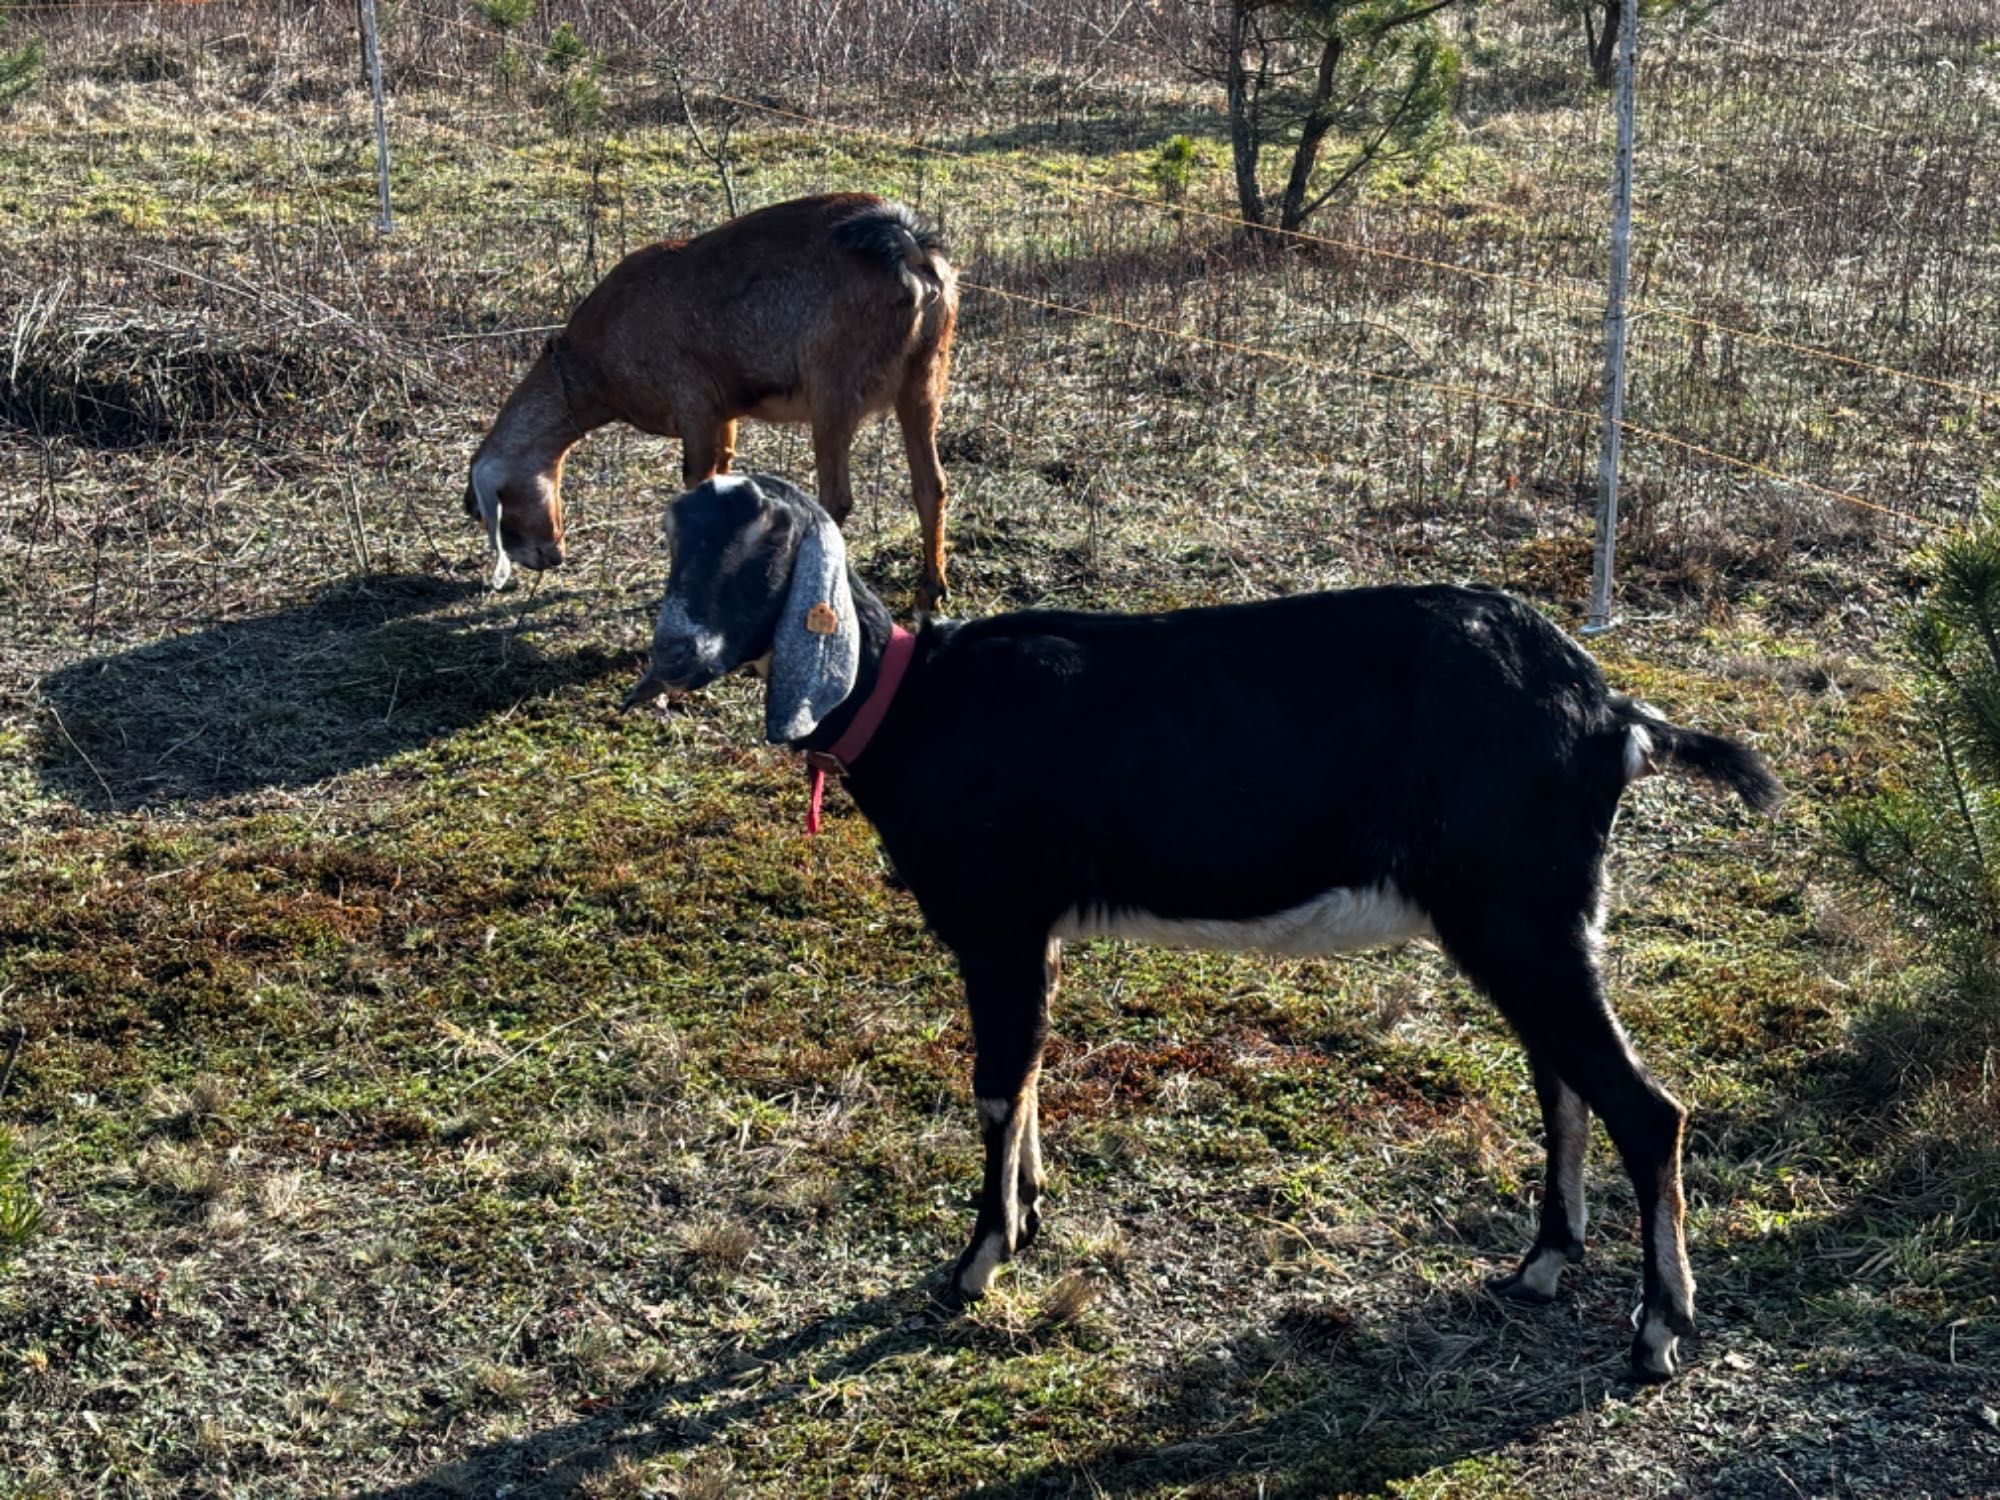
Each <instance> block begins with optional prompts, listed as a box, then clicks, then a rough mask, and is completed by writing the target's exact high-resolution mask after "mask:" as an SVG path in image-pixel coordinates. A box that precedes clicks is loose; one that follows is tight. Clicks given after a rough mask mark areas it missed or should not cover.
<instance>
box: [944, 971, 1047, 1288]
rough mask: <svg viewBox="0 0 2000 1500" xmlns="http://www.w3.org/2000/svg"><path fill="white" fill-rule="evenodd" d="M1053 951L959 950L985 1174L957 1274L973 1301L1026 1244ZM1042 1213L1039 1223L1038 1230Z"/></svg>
mask: <svg viewBox="0 0 2000 1500" xmlns="http://www.w3.org/2000/svg"><path fill="white" fill-rule="evenodd" d="M1051 951H1052V949H1051V946H1050V945H1049V944H1048V943H1046V942H1045V941H1040V942H1038V941H1035V940H1033V939H1029V940H1027V941H1023V942H1012V943H985V944H982V945H981V946H980V947H978V948H976V949H962V950H961V951H960V952H959V956H958V962H959V969H960V972H961V973H962V974H963V975H964V976H965V998H966V1003H967V1005H968V1006H969V1007H970V1008H971V1011H972V1035H973V1044H974V1058H973V1065H972V1093H973V1102H974V1103H975V1104H976V1105H977V1106H978V1108H979V1133H980V1137H981V1141H982V1144H983V1145H984V1147H985V1156H986V1171H985V1177H984V1181H983V1182H982V1184H981V1188H980V1194H979V1217H978V1220H977V1222H975V1223H974V1225H973V1227H972V1243H971V1244H969V1245H967V1246H966V1248H965V1253H964V1254H963V1255H961V1256H960V1257H959V1258H958V1264H957V1266H956V1267H955V1268H954V1269H953V1271H952V1278H951V1291H952V1292H953V1293H954V1294H955V1295H956V1296H957V1297H959V1298H960V1299H963V1300H966V1301H972V1300H974V1299H977V1298H979V1297H982V1296H984V1295H985V1293H986V1288H987V1286H988V1285H989V1284H990V1283H991V1282H992V1280H993V1273H994V1272H995V1271H997V1270H998V1269H999V1268H1000V1266H1001V1264H1002V1263H1003V1262H1005V1261H1007V1260H1010V1259H1012V1258H1013V1255H1014V1252H1015V1251H1017V1250H1019V1249H1021V1248H1022V1247H1023V1246H1024V1245H1025V1244H1026V1242H1027V1241H1026V1237H1025V1236H1024V1234H1023V1230H1024V1228H1025V1225H1024V1222H1023V1218H1022V1210H1021V1183H1022V1179H1023V1177H1024V1175H1026V1176H1031V1177H1033V1178H1034V1179H1036V1181H1037V1186H1036V1191H1037V1194H1039V1191H1040V1186H1039V1180H1038V1179H1039V1172H1038V1171H1034V1172H1031V1166H1034V1167H1038V1166H1039V1163H1031V1162H1030V1161H1029V1156H1030V1151H1031V1146H1030V1142H1033V1147H1032V1150H1033V1151H1034V1153H1035V1154H1039V1149H1040V1141H1039V1133H1038V1131H1037V1129H1036V1125H1035V1114H1036V1098H1035V1095H1036V1081H1037V1075H1038V1073H1039V1071H1040V1069H1041V1065H1042V1046H1043V1043H1044V1042H1046V1041H1047V1039H1048V1029H1049V992H1050V990H1051V988H1052V987H1053V975H1052V973H1051V970H1050V965H1049V955H1050V953H1051ZM1039 1222H1040V1221H1039V1218H1037V1221H1036V1223H1037V1227H1039Z"/></svg>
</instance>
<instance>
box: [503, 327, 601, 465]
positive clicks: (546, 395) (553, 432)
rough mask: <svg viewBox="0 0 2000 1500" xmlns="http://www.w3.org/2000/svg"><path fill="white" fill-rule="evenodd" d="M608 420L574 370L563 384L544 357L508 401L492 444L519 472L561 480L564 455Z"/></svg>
mask: <svg viewBox="0 0 2000 1500" xmlns="http://www.w3.org/2000/svg"><path fill="white" fill-rule="evenodd" d="M610 420H611V413H610V412H608V411H606V410H605V409H604V408H603V407H602V406H601V405H599V403H598V402H597V401H596V400H595V398H594V394H593V392H592V391H590V390H589V389H586V388H584V387H583V385H582V383H581V382H580V381H579V380H578V379H577V378H576V374H575V372H574V371H572V373H571V375H570V378H569V379H567V380H565V379H564V378H563V377H562V376H561V375H559V374H558V373H557V371H556V368H555V366H554V365H553V364H552V363H551V362H550V360H549V357H548V355H547V354H544V355H543V356H542V358H541V359H540V360H539V361H538V362H537V363H536V365H535V367H534V368H533V369H532V370H530V371H529V372H528V374H527V376H526V377H525V378H524V379H523V380H522V381H521V383H520V385H519V386H517V387H516V388H515V390H514V393H513V395H511V396H510V397H508V399H507V404H506V406H505V407H504V408H503V409H502V410H501V413H500V420H499V421H498V422H497V423H496V424H495V426H494V433H493V436H492V437H490V438H489V439H488V442H489V443H492V444H493V445H494V446H495V447H496V448H498V449H499V450H500V451H501V453H502V454H503V456H504V458H505V460H506V462H507V464H508V466H509V468H511V469H513V470H515V471H516V472H520V473H533V474H543V475H547V476H549V477H550V478H552V479H559V478H560V477H561V474H562V461H563V455H564V454H566V453H568V452H569V450H570V449H571V448H573V447H575V446H576V444H577V442H578V441H579V440H580V439H581V438H582V437H583V436H584V435H585V434H586V433H588V432H590V431H592V430H593V429H595V428H598V427H602V426H604V424H605V423H607V422H609V421H610Z"/></svg>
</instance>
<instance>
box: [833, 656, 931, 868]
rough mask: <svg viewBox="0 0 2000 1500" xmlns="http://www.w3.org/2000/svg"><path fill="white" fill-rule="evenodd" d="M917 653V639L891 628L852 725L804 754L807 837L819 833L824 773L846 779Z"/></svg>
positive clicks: (866, 746)
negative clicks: (808, 796)
mask: <svg viewBox="0 0 2000 1500" xmlns="http://www.w3.org/2000/svg"><path fill="white" fill-rule="evenodd" d="M916 649H917V638H916V637H915V636H914V635H912V634H910V632H909V631H907V630H905V629H903V627H902V626H900V625H896V626H892V627H891V628H890V631H889V644H888V647H887V648H886V649H885V650H884V651H883V652H882V666H881V669H880V670H879V671H878V672H876V674H875V686H874V687H873V688H871V689H869V692H868V696H867V697H866V698H864V699H862V700H861V707H860V709H859V710H857V711H856V713H855V715H854V722H853V723H851V724H849V725H848V726H847V732H846V733H845V734H843V735H841V737H840V738H839V739H837V740H835V741H834V742H833V743H832V744H831V745H829V746H828V747H827V748H826V749H824V750H808V751H807V752H806V765H807V767H808V768H809V779H810V782H811V787H812V803H811V806H810V807H809V808H808V810H807V812H806V832H807V833H818V832H819V800H820V794H821V792H822V790H823V789H824V788H825V786H826V773H827V772H828V771H831V772H833V773H834V774H835V775H836V776H845V775H846V774H847V768H848V767H849V766H851V765H853V764H854V763H855V761H857V760H859V759H860V758H861V753H862V752H863V751H864V750H866V749H867V748H868V742H869V741H870V740H872V739H874V738H875V731H876V730H878V729H880V728H881V727H882V720H883V718H884V717H886V716H887V714H888V712H889V705H890V704H891V703H893V702H895V701H896V689H898V688H899V687H901V686H902V685H903V674H904V673H905V672H907V671H908V670H909V669H910V658H911V657H912V656H914V655H915V654H916Z"/></svg>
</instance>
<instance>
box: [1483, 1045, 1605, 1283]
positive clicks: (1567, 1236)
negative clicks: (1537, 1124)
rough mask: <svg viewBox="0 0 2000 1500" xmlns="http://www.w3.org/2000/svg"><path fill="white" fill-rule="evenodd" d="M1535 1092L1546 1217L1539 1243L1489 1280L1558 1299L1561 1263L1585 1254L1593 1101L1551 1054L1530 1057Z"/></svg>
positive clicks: (1563, 1263) (1544, 1216)
mask: <svg viewBox="0 0 2000 1500" xmlns="http://www.w3.org/2000/svg"><path fill="white" fill-rule="evenodd" d="M1530 1066H1531V1067H1532V1069H1533V1071H1534V1075H1535V1094H1536V1096H1537V1097H1538V1098H1539V1099H1540V1100H1541V1102H1542V1133H1543V1135H1544V1136H1545V1137H1546V1138H1547V1141H1548V1148H1549V1163H1548V1173H1547V1176H1546V1177H1545V1178H1544V1180H1543V1186H1542V1220H1541V1225H1540V1227H1539V1229H1538V1230H1537V1231H1536V1233H1535V1243H1534V1245H1533V1246H1532V1247H1531V1248H1530V1249H1529V1251H1528V1253H1527V1255H1526V1256H1525V1257H1523V1259H1522V1261H1521V1264H1520V1266H1519V1268H1518V1269H1516V1270H1515V1271H1514V1272H1513V1273H1512V1274H1511V1275H1507V1276H1502V1277H1499V1278H1497V1279H1496V1280H1494V1281H1492V1282H1490V1283H1488V1284H1489V1285H1490V1286H1491V1287H1492V1288H1493V1290H1494V1291H1495V1292H1497V1293H1499V1294H1500V1295H1501V1296H1503V1297H1512V1298H1515V1299H1517V1300H1519V1301H1522V1302H1548V1301H1551V1300H1553V1299H1554V1297H1555V1294H1556V1287H1557V1285H1558V1283H1559V1282H1560V1280H1561V1278H1562V1268H1563V1267H1564V1266H1567V1265H1574V1264H1575V1263H1576V1262H1578V1261H1580V1260H1582V1259H1583V1229H1584V1222H1585V1218H1586V1211H1585V1208H1584V1201H1583V1156H1584V1151H1585V1149H1586V1148H1587V1147H1588V1146H1589V1144H1590V1106H1589V1105H1587V1104H1585V1103H1584V1102H1583V1098H1582V1096H1581V1095H1579V1094H1578V1093H1577V1092H1576V1090H1575V1089H1573V1088H1571V1087H1570V1086H1569V1085H1568V1084H1566V1083H1564V1082H1563V1081H1562V1079H1561V1078H1560V1077H1559V1076H1557V1074H1556V1070H1555V1069H1554V1068H1553V1067H1551V1066H1550V1065H1549V1063H1548V1060H1547V1059H1546V1058H1544V1057H1542V1056H1540V1055H1536V1056H1535V1057H1533V1058H1531V1059H1530Z"/></svg>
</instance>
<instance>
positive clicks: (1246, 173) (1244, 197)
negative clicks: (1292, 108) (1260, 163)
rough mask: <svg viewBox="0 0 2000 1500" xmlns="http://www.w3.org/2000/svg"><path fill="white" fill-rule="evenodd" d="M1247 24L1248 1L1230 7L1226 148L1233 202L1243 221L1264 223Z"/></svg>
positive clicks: (1226, 89) (1248, 23)
mask: <svg viewBox="0 0 2000 1500" xmlns="http://www.w3.org/2000/svg"><path fill="white" fill-rule="evenodd" d="M1249 27H1250V4H1249V0H1235V3H1234V4H1233V5H1231V6H1230V7H1229V71H1228V75H1227V77H1226V79H1225V81H1224V88H1225V91H1226V92H1227V94H1228V100H1229V151H1230V155H1231V157H1232V158H1233V159H1234V161H1235V166H1236V201H1237V205H1238V207H1240V208H1241V209H1242V211H1243V218H1244V220H1245V222H1247V223H1251V224H1256V225H1259V226H1261V225H1262V224H1263V223H1264V194H1263V193H1262V191H1260V190H1259V188H1258V186H1257V148H1258V146H1259V145H1261V144H1262V142H1260V141H1259V140H1258V138H1257V137H1258V131H1257V126H1256V123H1255V122H1254V121H1253V120H1252V119H1251V104H1250V79H1249V75H1248V73H1247V72H1246V71H1245V69H1244V66H1243V49H1244V46H1245V45H1246V43H1247V42H1248V35H1247V33H1248V31H1249Z"/></svg>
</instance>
